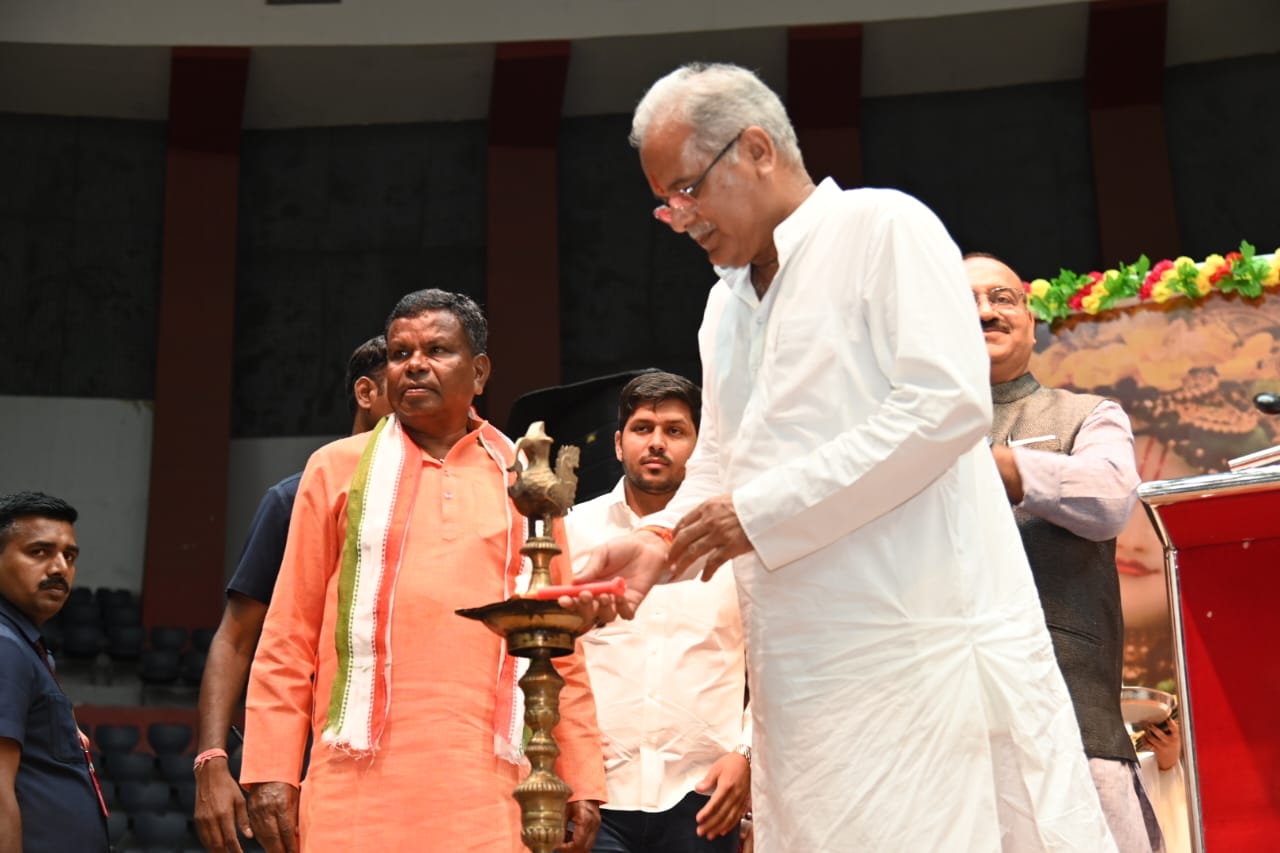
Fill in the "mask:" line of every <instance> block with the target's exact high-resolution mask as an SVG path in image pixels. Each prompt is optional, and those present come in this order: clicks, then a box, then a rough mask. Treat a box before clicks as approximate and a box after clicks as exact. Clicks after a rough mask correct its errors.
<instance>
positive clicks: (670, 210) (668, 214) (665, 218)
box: [653, 128, 746, 225]
mask: <svg viewBox="0 0 1280 853" xmlns="http://www.w3.org/2000/svg"><path fill="white" fill-rule="evenodd" d="M745 131H746V128H743V129H742V130H740V131H738V135H737V136H735V137H734V138H733V139H730V140H729V144H728V145H726V146H725V147H723V148H721V149H720V153H719V154H717V155H716V156H715V158H714V159H712V161H711V163H710V165H708V166H707V168H705V169H703V170H702V174H701V175H699V176H698V177H697V180H695V181H694V182H693V183H691V184H689V186H687V187H685V188H684V189H680V190H676V191H675V192H673V193H671V194H669V195H667V196H666V198H665V201H666V204H660V205H658V206H657V207H655V208H654V209H653V218H654V219H656V220H658V221H659V222H662V223H665V224H667V225H670V224H671V220H672V219H674V218H675V216H676V214H677V213H682V214H685V215H687V216H692V215H693V212H694V211H695V210H697V208H698V199H697V196H695V195H694V193H696V192H697V191H698V187H700V186H702V182H703V181H705V180H706V179H707V175H710V174H711V170H712V169H714V168H715V167H716V163H719V162H720V160H721V159H722V158H723V157H724V155H726V154H728V153H729V149H730V148H732V147H733V146H734V143H736V142H737V141H738V140H739V139H741V138H742V134H743V133H744V132H745Z"/></svg>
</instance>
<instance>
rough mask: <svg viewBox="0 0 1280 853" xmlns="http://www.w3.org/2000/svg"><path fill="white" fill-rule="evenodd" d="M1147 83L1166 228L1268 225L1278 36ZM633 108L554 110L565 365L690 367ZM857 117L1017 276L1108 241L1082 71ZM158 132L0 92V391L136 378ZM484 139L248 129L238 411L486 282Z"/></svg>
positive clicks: (278, 424) (1095, 256) (131, 391)
mask: <svg viewBox="0 0 1280 853" xmlns="http://www.w3.org/2000/svg"><path fill="white" fill-rule="evenodd" d="M1165 85H1166V90H1165V110H1166V120H1167V128H1168V139H1169V152H1170V159H1171V163H1172V166H1173V174H1174V187H1175V196H1176V203H1177V205H1178V219H1179V222H1180V223H1181V228H1182V236H1183V244H1184V245H1183V247H1182V250H1183V252H1184V253H1185V254H1189V255H1191V256H1193V257H1197V258H1199V257H1203V256H1204V255H1205V254H1208V253H1210V252H1221V251H1224V250H1229V249H1231V248H1234V246H1235V245H1236V244H1237V243H1238V242H1239V240H1240V239H1241V238H1247V239H1249V240H1251V241H1253V242H1254V243H1256V244H1258V247H1259V249H1260V250H1261V251H1271V250H1273V249H1274V248H1276V244H1277V243H1280V206H1277V205H1276V204H1275V202H1274V199H1273V195H1274V193H1273V192H1271V190H1272V189H1273V188H1274V187H1277V186H1280V133H1278V132H1277V131H1278V130H1280V128H1278V124H1280V119H1277V117H1276V115H1277V114H1276V113H1275V111H1274V110H1271V111H1268V110H1267V109H1266V108H1265V106H1264V105H1266V104H1269V103H1270V102H1271V100H1272V98H1271V95H1272V93H1274V92H1277V91H1280V56H1265V57H1254V58H1248V59H1238V60H1230V61H1224V62H1215V63H1208V64H1204V65H1194V66H1186V67H1182V68H1175V69H1171V70H1169V71H1168V72H1167V73H1166V77H1165ZM629 124H630V117H629V116H606V117H593V118H571V119H566V120H564V121H563V122H562V125H561V131H560V140H559V170H560V175H559V182H560V184H559V202H558V204H555V203H551V202H550V201H549V207H548V209H547V210H546V211H545V215H546V216H557V215H558V216H559V217H560V237H559V248H560V265H561V281H560V288H561V290H560V299H561V312H562V314H561V319H562V339H561V346H562V371H563V381H564V382H574V381H580V380H583V379H586V378H590V377H593V376H600V375H603V374H607V373H613V372H617V371H622V370H628V369H634V368H638V367H645V366H650V365H653V366H659V367H664V368H667V369H670V370H676V371H679V372H682V373H686V374H688V375H691V376H695V377H696V376H698V375H699V373H700V369H699V366H698V362H697V346H696V340H695V337H696V331H697V328H698V324H699V322H700V320H701V316H702V307H703V303H704V301H705V297H706V292H707V290H708V289H709V288H710V286H711V284H712V283H713V282H714V278H715V277H714V273H713V272H712V270H711V268H710V266H709V265H708V263H707V261H706V258H705V256H704V255H703V253H702V252H701V251H700V250H699V249H698V248H697V246H696V245H694V244H693V242H692V241H690V240H689V239H688V238H685V237H682V236H679V235H676V234H673V233H671V232H670V230H669V229H667V228H666V227H664V226H662V225H660V224H659V223H657V222H656V221H654V220H653V219H652V215H651V211H652V209H653V206H654V203H655V202H654V201H653V199H652V198H651V197H650V195H649V192H648V189H647V187H646V185H645V180H644V176H643V174H642V173H641V170H640V166H639V161H638V158H637V156H636V152H635V151H634V150H633V149H632V148H631V147H630V146H629V145H628V144H627V141H626V138H627V132H628V130H629ZM861 130H862V141H863V146H864V158H865V159H864V166H865V176H866V180H867V183H868V185H871V186H895V187H898V188H901V189H903V190H906V191H907V192H911V193H913V194H914V195H917V196H918V197H920V198H921V199H922V200H923V201H925V203H927V204H929V205H930V206H932V207H933V208H934V209H935V210H937V211H938V213H939V214H940V215H941V216H942V218H943V221H944V222H945V223H946V224H947V227H948V228H949V229H950V230H951V233H952V234H953V235H954V236H955V238H956V239H957V241H958V242H959V243H960V244H961V246H962V248H964V249H966V250H986V251H992V252H995V253H997V254H1000V255H1003V256H1005V257H1006V258H1008V260H1009V261H1010V262H1012V263H1013V264H1014V265H1015V267H1016V268H1018V269H1019V270H1020V271H1021V272H1022V273H1023V274H1024V275H1026V276H1028V277H1031V276H1039V275H1051V274H1053V273H1055V272H1056V271H1057V269H1058V267H1059V266H1067V267H1070V268H1073V269H1077V270H1086V269H1090V268H1095V267H1098V266H1100V265H1103V264H1106V263H1114V262H1115V261H1116V260H1120V259H1112V258H1102V257H1100V251H1099V248H1098V239H1097V224H1096V217H1095V214H1094V198H1093V183H1092V166H1091V162H1090V155H1089V147H1090V146H1089V137H1088V106H1087V103H1086V99H1085V94H1084V84H1083V82H1078V83H1056V84H1044V85H1037V86H1024V87H1015V88H1008V89H998V90H989V91H983V92H963V93H950V94H946V95H921V96H909V97H895V98H880V99H869V100H866V101H864V102H863V104H862V123H861ZM164 134H165V129H164V125H163V124H159V123H148V122H126V121H108V120H99V119H86V118H74V119H73V118H51V117H39V116H26V115H0V186H3V187H4V191H3V192H0V394H32V395H48V396H88V397H119V398H142V399H148V398H151V397H152V395H153V389H154V375H155V361H154V359H155V356H154V352H155V340H156V339H155V332H156V330H155V324H156V317H157V298H158V297H157V293H158V284H159V258H160V239H161V233H160V227H161V211H162V204H163V195H164V157H165V141H164V140H165V136H164ZM486 139H487V137H486V127H485V125H484V123H482V122H471V123H459V124H437V125H403V126H385V125H384V126H370V127H352V128H328V129H325V128H315V129H304V130H277V131H251V132H248V133H246V134H245V135H244V140H243V149H242V174H241V186H240V216H239V230H238V241H239V244H238V253H239V256H238V271H237V285H236V330H235V350H234V352H235V354H234V392H233V393H234V399H233V412H232V424H233V435H235V436H237V437H249V436H286V435H318V434H326V433H336V432H342V431H344V430H345V429H346V428H347V427H348V424H349V420H348V417H347V413H346V409H345V404H344V398H343V393H342V389H341V387H340V385H341V376H342V372H343V369H344V366H345V363H346V358H347V356H348V354H349V353H350V351H351V349H352V348H353V347H354V346H355V345H356V344H358V343H360V342H361V341H363V340H364V339H365V338H366V337H368V336H369V335H372V334H374V333H376V332H377V331H379V330H380V329H381V327H382V323H383V320H384V319H385V317H386V314H387V312H388V310H389V309H390V308H391V306H392V305H393V304H394V302H395V301H396V300H397V299H398V298H399V297H400V296H401V295H403V294H404V293H406V292H408V291H409V290H412V289H416V288H419V287H426V286H432V285H439V286H443V287H448V288H451V289H455V290H461V291H463V292H466V293H469V294H471V295H472V296H475V297H476V298H483V294H484V292H485V290H484V281H485V279H484V273H485V239H486V234H485V221H486V211H485V150H486V148H485V146H486ZM556 208H558V209H556ZM1124 260H1131V259H1129V258H1125V259H1124ZM530 298H537V297H536V296H535V295H532V294H531V295H530ZM496 367H497V369H499V370H500V369H501V368H502V366H501V365H497V366H496Z"/></svg>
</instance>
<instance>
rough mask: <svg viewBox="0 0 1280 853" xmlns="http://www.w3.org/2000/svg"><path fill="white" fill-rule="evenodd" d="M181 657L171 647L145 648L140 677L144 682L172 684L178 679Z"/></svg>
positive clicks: (139, 660) (140, 666)
mask: <svg viewBox="0 0 1280 853" xmlns="http://www.w3.org/2000/svg"><path fill="white" fill-rule="evenodd" d="M179 662H180V657H179V655H178V653H177V652H176V651H171V650H169V649H143V650H142V656H141V657H140V658H139V659H138V677H139V678H141V679H142V681H143V683H144V684H172V683H173V682H175V681H177V680H178V674H179Z"/></svg>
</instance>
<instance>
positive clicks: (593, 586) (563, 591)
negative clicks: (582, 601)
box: [525, 578, 627, 601]
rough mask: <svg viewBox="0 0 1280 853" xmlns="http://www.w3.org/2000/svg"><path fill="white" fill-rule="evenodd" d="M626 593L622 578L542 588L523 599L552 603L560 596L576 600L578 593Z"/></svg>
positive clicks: (624, 582) (625, 583)
mask: <svg viewBox="0 0 1280 853" xmlns="http://www.w3.org/2000/svg"><path fill="white" fill-rule="evenodd" d="M626 591H627V582H626V581H624V580H623V579H622V578H614V579H613V580H609V581H597V582H595V583H574V584H564V585H562V586H544V587H543V588H542V589H539V590H537V591H536V592H531V593H528V594H527V595H526V596H525V597H526V598H532V599H535V600H537V601H553V600H555V599H557V598H559V597H560V596H562V595H567V596H569V597H570V598H577V597H578V593H580V592H589V593H591V594H592V595H604V594H608V595H622V594H623V593H624V592H626Z"/></svg>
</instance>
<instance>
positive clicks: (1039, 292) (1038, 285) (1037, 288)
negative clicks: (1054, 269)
mask: <svg viewBox="0 0 1280 853" xmlns="http://www.w3.org/2000/svg"><path fill="white" fill-rule="evenodd" d="M1048 292H1049V282H1047V281H1045V280H1044V279H1042V278H1038V279H1036V280H1035V281H1033V282H1031V295H1032V296H1034V297H1036V298H1037V299H1044V295H1045V294H1046V293H1048Z"/></svg>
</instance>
